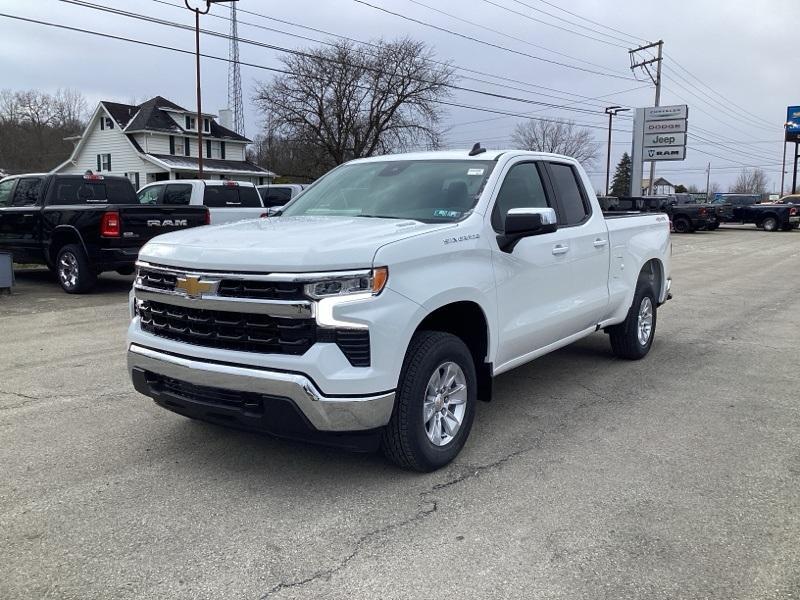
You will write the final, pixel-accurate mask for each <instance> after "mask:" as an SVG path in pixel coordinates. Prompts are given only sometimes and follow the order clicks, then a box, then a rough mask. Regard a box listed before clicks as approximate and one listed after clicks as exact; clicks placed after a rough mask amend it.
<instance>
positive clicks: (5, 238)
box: [0, 179, 17, 251]
mask: <svg viewBox="0 0 800 600" xmlns="http://www.w3.org/2000/svg"><path fill="white" fill-rule="evenodd" d="M16 184H17V180H16V179H7V180H6V181H3V182H0V250H7V251H10V250H11V235H12V229H11V225H10V223H11V220H10V218H9V220H6V211H7V210H8V208H9V207H10V206H11V198H12V197H13V195H14V186H15V185H16Z"/></svg>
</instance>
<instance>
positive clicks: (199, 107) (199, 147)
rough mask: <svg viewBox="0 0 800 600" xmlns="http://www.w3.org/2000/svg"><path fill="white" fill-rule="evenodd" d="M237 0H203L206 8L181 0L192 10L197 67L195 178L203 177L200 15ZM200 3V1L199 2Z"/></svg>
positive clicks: (187, 0)
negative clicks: (212, 6) (214, 6)
mask: <svg viewBox="0 0 800 600" xmlns="http://www.w3.org/2000/svg"><path fill="white" fill-rule="evenodd" d="M236 1H237V0H204V2H205V5H206V8H205V10H201V9H199V8H197V7H194V6H192V5H190V4H189V0H183V3H184V4H185V5H186V8H188V9H189V10H191V11H192V12H194V48H195V66H196V69H197V73H196V82H197V122H196V123H195V125H196V126H197V178H198V179H203V102H202V100H201V98H200V15H207V14H208V11H210V10H211V5H212V4H221V3H223V2H236ZM201 4H202V2H201Z"/></svg>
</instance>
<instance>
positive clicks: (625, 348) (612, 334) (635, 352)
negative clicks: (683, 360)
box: [608, 281, 656, 360]
mask: <svg viewBox="0 0 800 600" xmlns="http://www.w3.org/2000/svg"><path fill="white" fill-rule="evenodd" d="M655 333H656V298H655V296H654V294H653V288H652V287H651V286H650V284H649V282H646V281H640V282H639V284H638V285H637V286H636V294H635V295H634V297H633V304H631V307H630V309H629V310H628V316H627V317H625V320H624V321H623V322H622V323H620V324H619V325H614V326H612V327H609V328H608V334H609V336H608V337H609V339H610V340H611V351H612V352H613V353H614V354H615V355H616V356H618V357H620V358H627V359H630V360H638V359H640V358H644V357H645V356H646V355H647V353H648V352H650V346H652V345H653V336H654V335H655Z"/></svg>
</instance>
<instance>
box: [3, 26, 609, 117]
mask: <svg viewBox="0 0 800 600" xmlns="http://www.w3.org/2000/svg"><path fill="white" fill-rule="evenodd" d="M0 18H7V19H13V20H17V21H23V22H27V23H33V24H36V25H43V26H46V27H52V28H55V29H62V30H66V31H72V32H76V33H83V34H87V35H92V36H95V37H101V38H106V39H113V40H117V41H123V42H128V43H132V44H138V45H141V46H147V47H150V48H157V49H160V50H168V51H171V52H178V53H181V54H188V55H191V56H194V54H195V53H194V51H193V50H185V49H183V48H176V47H174V46H167V45H165V44H157V43H155V42H146V41H144V40H138V39H135V38H129V37H125V36H120V35H115V34H111V33H104V32H100V31H95V30H91V29H84V28H80V27H72V26H69V25H63V24H61V23H52V22H48V21H42V20H39V19H32V18H29V17H22V16H20V15H10V14H7V13H0ZM200 56H201V57H203V58H209V59H212V60H216V61H220V62H226V63H227V62H228V59H227V58H225V57H222V56H215V55H213V54H208V53H204V52H201V53H200ZM239 64H241V65H242V66H245V67H252V68H255V69H260V70H265V71H270V72H273V73H281V74H284V75H290V74H291V73H290V72H289V71H287V70H286V69H279V68H276V67H268V66H265V65H259V64H255V63H251V62H245V61H239ZM433 102H434V103H435V104H441V105H444V106H453V107H457V108H464V109H469V110H476V111H482V112H487V113H493V114H504V115H509V116H514V117H519V118H523V119H529V120H535V121H549V122H555V123H558V122H561V121H559V120H558V119H551V118H545V117H535V118H534V117H530V116H529V115H525V114H522V113H514V112H510V111H504V110H499V109H494V108H490V107H484V106H474V105H469V104H462V103H457V102H448V101H445V100H433ZM576 125H581V126H583V127H589V128H594V129H603V130H605V128H604V127H602V126H597V125H591V124H588V123H576Z"/></svg>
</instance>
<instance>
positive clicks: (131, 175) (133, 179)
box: [125, 171, 139, 190]
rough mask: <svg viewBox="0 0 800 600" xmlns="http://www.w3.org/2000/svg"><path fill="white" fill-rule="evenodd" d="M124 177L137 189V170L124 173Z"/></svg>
mask: <svg viewBox="0 0 800 600" xmlns="http://www.w3.org/2000/svg"><path fill="white" fill-rule="evenodd" d="M125 177H127V178H128V179H130V180H131V183H132V184H133V187H134V189H137V190H138V189H139V172H138V171H136V172H133V173H125Z"/></svg>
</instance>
